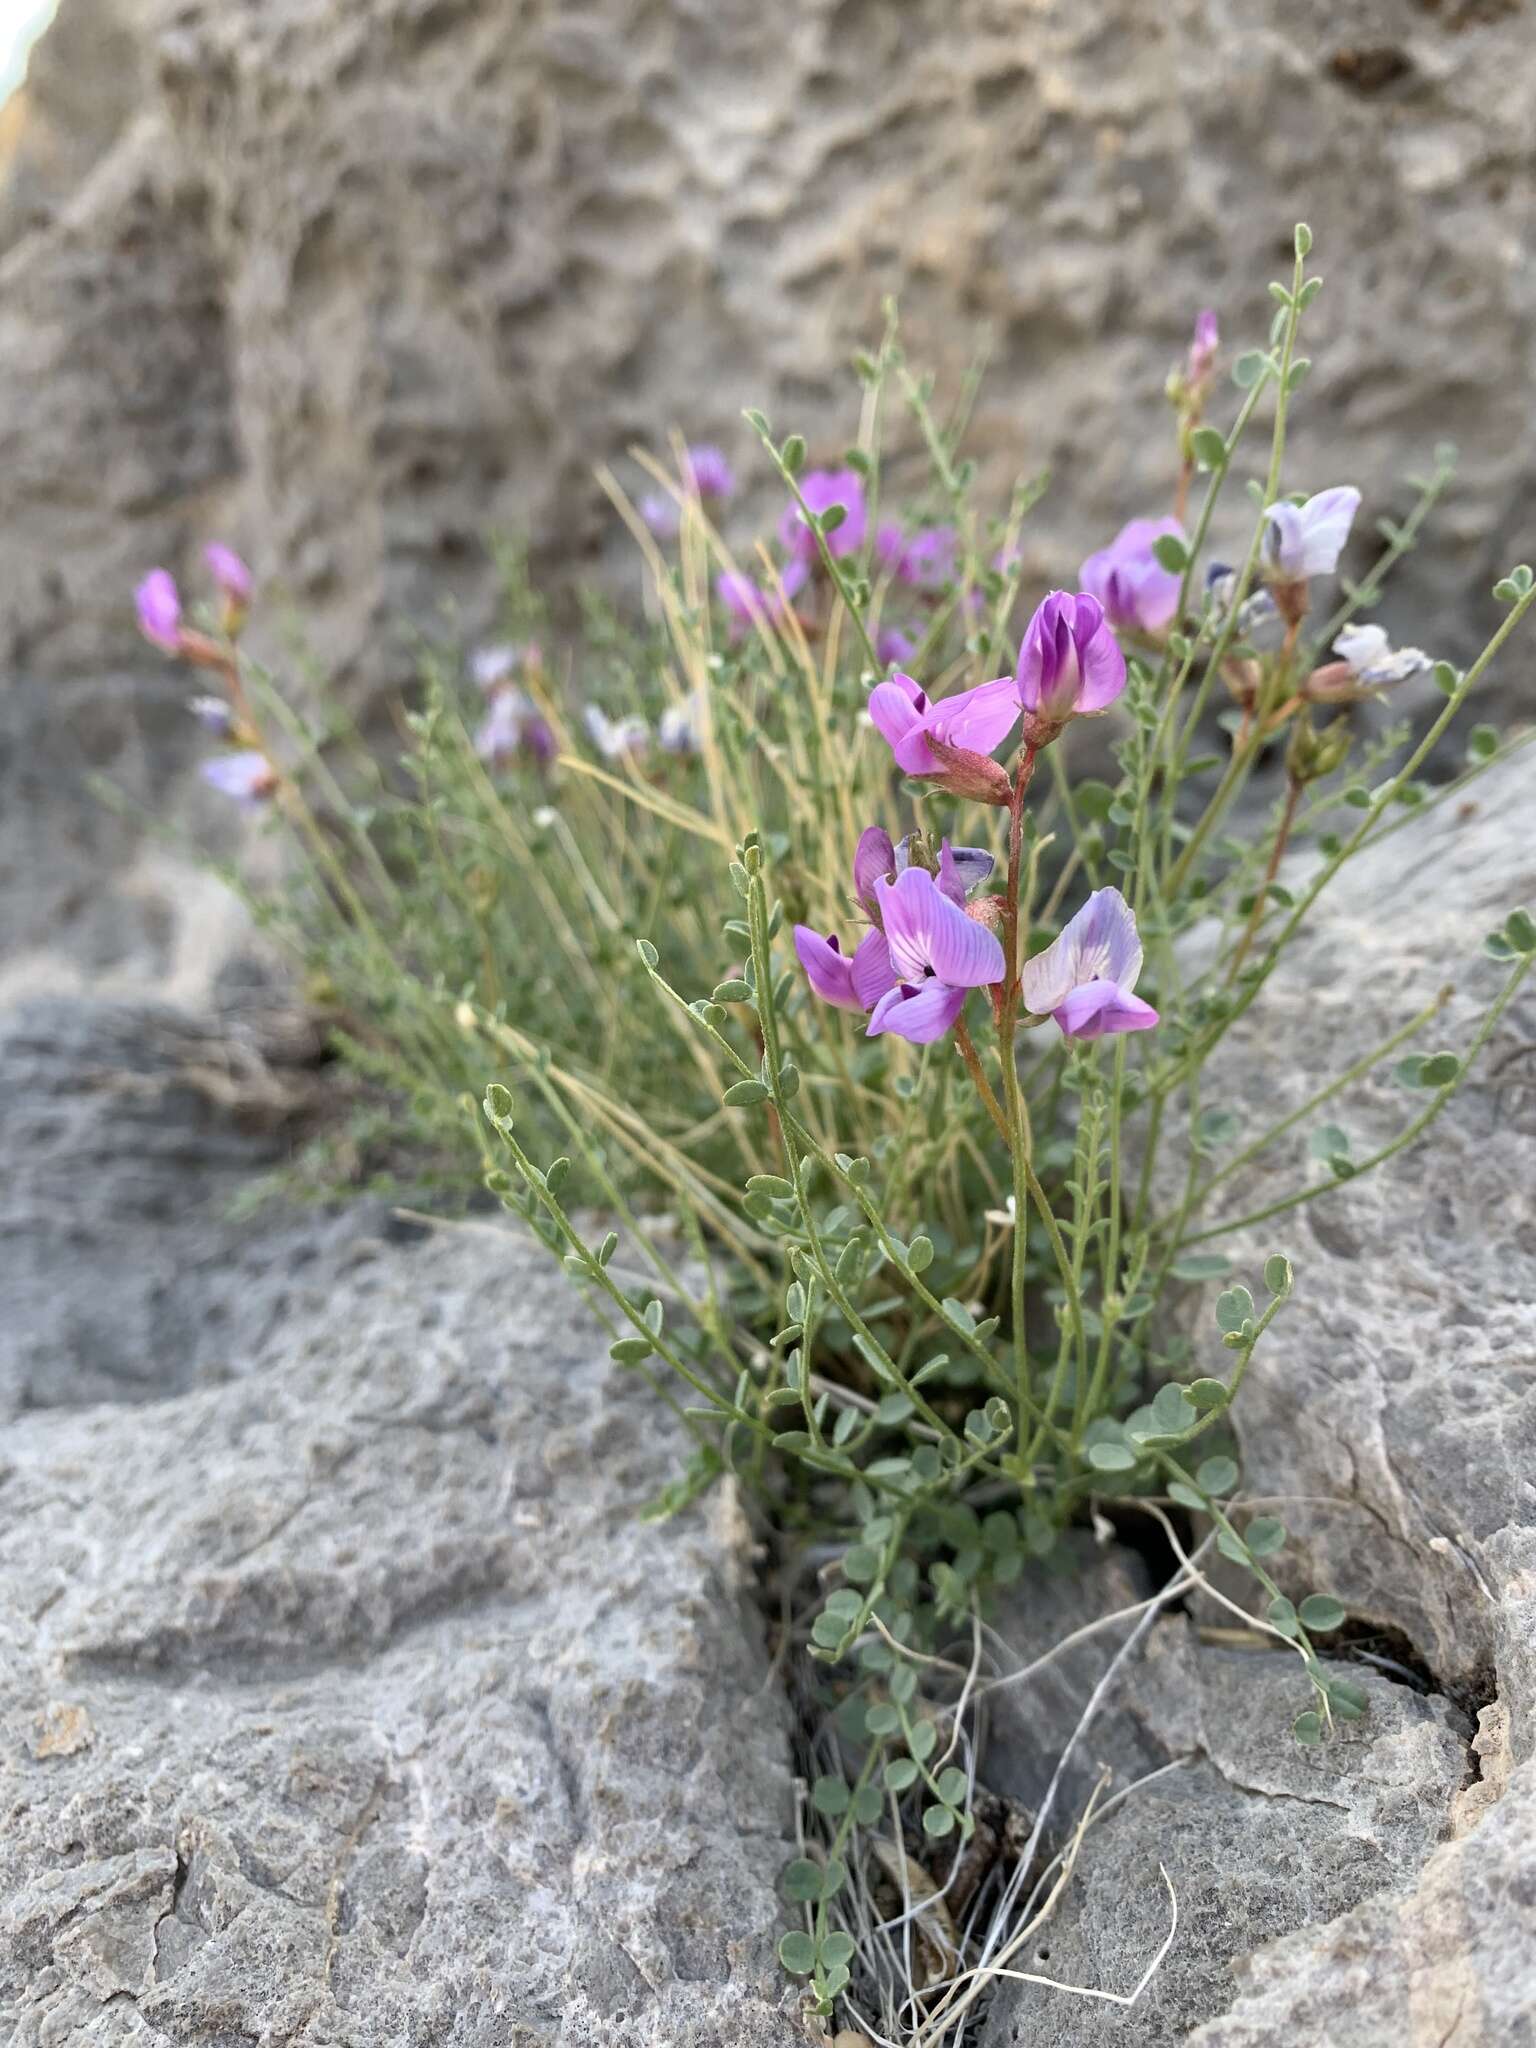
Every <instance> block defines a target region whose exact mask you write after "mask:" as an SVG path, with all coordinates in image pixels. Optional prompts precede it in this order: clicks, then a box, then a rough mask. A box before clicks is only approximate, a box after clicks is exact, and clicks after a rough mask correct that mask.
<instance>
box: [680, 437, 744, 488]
mask: <svg viewBox="0 0 1536 2048" xmlns="http://www.w3.org/2000/svg"><path fill="white" fill-rule="evenodd" d="M683 474H684V476H685V477H686V478H687V480H688V482H689V483H690V484H691V485H692V486H693V488H694V490H695V491H697V493H698V494H699V496H700V497H701V498H728V497H729V496H730V495H731V493H732V492H733V491H734V490H735V488H736V478H735V475H734V473H733V472H732V469H731V465H730V464H729V463H728V462H727V461H726V459H725V457H724V455H723V454H722V453H721V452H720V450H719V449H718V448H716V447H714V446H713V445H712V444H711V443H710V442H708V441H701V442H700V443H699V444H698V446H697V447H694V448H689V449H687V450H686V451H685V452H684V455H683Z"/></svg>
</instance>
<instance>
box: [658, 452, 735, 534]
mask: <svg viewBox="0 0 1536 2048" xmlns="http://www.w3.org/2000/svg"><path fill="white" fill-rule="evenodd" d="M682 472H683V485H684V488H685V489H686V490H689V491H691V492H692V493H693V495H694V496H695V497H696V498H704V499H718V500H721V501H723V500H724V499H726V498H728V497H730V495H731V493H732V492H733V491H734V490H735V488H736V478H735V475H734V473H733V472H732V469H731V465H730V464H729V463H728V462H727V461H726V459H725V457H724V455H723V454H722V453H721V451H720V450H719V449H718V448H716V447H714V446H712V445H711V444H710V443H709V442H701V443H700V444H699V445H698V446H697V447H696V448H685V449H684V450H683V461H682ZM638 509H639V513H640V517H641V518H642V519H643V520H644V521H645V523H646V525H647V526H648V527H649V528H650V529H651V531H652V533H654V534H655V536H656V538H657V539H658V540H671V539H672V538H673V536H674V535H675V534H676V532H677V530H678V528H679V527H680V526H681V524H682V514H681V512H680V511H679V509H678V504H677V500H676V499H675V498H674V497H673V496H672V495H671V493H670V492H668V491H647V492H646V493H645V495H644V497H642V498H641V499H640V501H639V506H638Z"/></svg>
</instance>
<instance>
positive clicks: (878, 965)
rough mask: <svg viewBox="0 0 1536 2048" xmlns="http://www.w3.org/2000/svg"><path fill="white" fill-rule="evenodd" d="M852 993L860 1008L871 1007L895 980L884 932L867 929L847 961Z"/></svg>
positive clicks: (867, 1008)
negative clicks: (851, 981) (851, 956)
mask: <svg viewBox="0 0 1536 2048" xmlns="http://www.w3.org/2000/svg"><path fill="white" fill-rule="evenodd" d="M849 973H850V974H851V976H852V978H853V992H854V995H855V996H856V997H857V998H858V1003H859V1008H860V1009H861V1010H872V1009H873V1008H874V1007H875V1005H876V1003H878V1002H879V1000H880V998H881V997H882V996H883V995H884V994H885V992H886V991H887V989H889V988H891V987H892V986H893V984H894V983H895V980H896V970H895V968H894V967H893V966H892V965H891V949H890V947H889V946H888V945H887V943H886V938H885V934H884V932H874V931H870V932H866V933H865V934H864V936H863V938H862V939H860V941H859V944H858V949H857V951H856V952H855V953H854V956H853V959H852V960H851V961H850V962H849Z"/></svg>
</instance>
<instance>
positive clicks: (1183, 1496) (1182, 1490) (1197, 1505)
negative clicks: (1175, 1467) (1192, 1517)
mask: <svg viewBox="0 0 1536 2048" xmlns="http://www.w3.org/2000/svg"><path fill="white" fill-rule="evenodd" d="M1168 1498H1169V1499H1170V1500H1176V1501H1177V1502H1178V1504H1179V1506H1180V1507H1181V1508H1190V1509H1192V1510H1193V1511H1194V1512H1195V1513H1196V1514H1199V1513H1200V1512H1201V1511H1202V1510H1203V1509H1204V1507H1205V1495H1204V1494H1203V1493H1196V1491H1195V1489H1194V1488H1193V1487H1192V1486H1187V1485H1186V1484H1185V1483H1184V1481H1183V1480H1182V1479H1172V1480H1170V1481H1169V1482H1168Z"/></svg>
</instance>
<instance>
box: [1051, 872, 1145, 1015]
mask: <svg viewBox="0 0 1536 2048" xmlns="http://www.w3.org/2000/svg"><path fill="white" fill-rule="evenodd" d="M1141 960H1142V951H1141V936H1140V934H1139V933H1138V931H1137V929H1136V917H1135V913H1134V912H1133V911H1132V909H1131V906H1130V905H1129V904H1128V903H1127V902H1126V900H1125V898H1124V897H1123V896H1122V895H1121V894H1120V891H1119V890H1118V889H1095V890H1094V892H1093V894H1092V895H1091V896H1090V897H1089V898H1088V901H1087V902H1086V903H1085V904H1084V905H1083V907H1082V909H1081V910H1079V911H1078V912H1077V914H1076V916H1075V917H1073V918H1071V919H1069V921H1068V922H1067V924H1066V925H1065V926H1064V927H1063V929H1062V931H1061V933H1060V935H1059V937H1057V938H1056V939H1055V940H1054V941H1053V942H1052V943H1051V944H1050V945H1049V946H1047V947H1046V949H1045V951H1044V952H1043V953H1037V954H1036V955H1035V957H1034V959H1032V960H1026V961H1025V963H1024V971H1023V975H1022V982H1023V990H1024V1006H1025V1008H1026V1009H1027V1010H1029V1011H1030V1012H1031V1014H1032V1015H1034V1016H1036V1017H1045V1016H1049V1015H1051V1014H1053V1013H1054V1012H1055V1011H1056V1010H1058V1009H1059V1008H1060V1007H1061V1005H1062V1004H1063V1003H1064V1002H1065V1001H1066V999H1067V997H1068V996H1069V995H1070V994H1071V992H1072V991H1073V990H1074V989H1076V988H1081V987H1083V986H1084V985H1085V984H1088V983H1092V982H1096V981H1106V982H1118V983H1119V985H1120V986H1121V987H1122V988H1124V989H1131V988H1134V987H1135V986H1136V978H1137V976H1138V975H1139V974H1140V973H1141Z"/></svg>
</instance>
